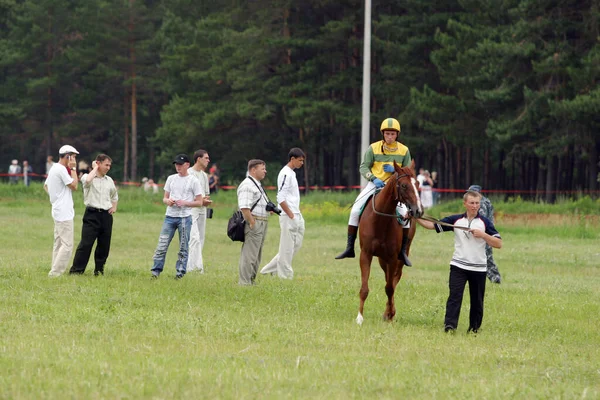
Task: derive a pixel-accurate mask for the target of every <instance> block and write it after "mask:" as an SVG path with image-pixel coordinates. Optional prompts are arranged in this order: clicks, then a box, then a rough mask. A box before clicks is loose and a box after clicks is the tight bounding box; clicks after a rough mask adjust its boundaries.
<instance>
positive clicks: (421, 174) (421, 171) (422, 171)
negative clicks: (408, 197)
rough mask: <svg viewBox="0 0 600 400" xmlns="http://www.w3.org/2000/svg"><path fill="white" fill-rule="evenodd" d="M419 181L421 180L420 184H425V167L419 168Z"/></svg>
mask: <svg viewBox="0 0 600 400" xmlns="http://www.w3.org/2000/svg"><path fill="white" fill-rule="evenodd" d="M417 181H419V185H421V186H423V181H425V168H419V175H417Z"/></svg>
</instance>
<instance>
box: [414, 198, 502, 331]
mask: <svg viewBox="0 0 600 400" xmlns="http://www.w3.org/2000/svg"><path fill="white" fill-rule="evenodd" d="M480 202H481V193H479V192H475V191H471V190H469V191H467V193H465V195H464V196H463V205H464V207H465V210H466V212H465V213H464V214H456V215H451V216H448V217H445V218H442V219H441V220H440V221H439V222H437V223H433V222H431V221H425V220H421V219H417V222H418V223H419V224H420V225H421V226H423V227H424V228H427V229H435V230H436V231H437V232H438V233H441V232H445V231H454V254H453V255H452V260H451V261H450V277H449V282H448V287H449V289H450V294H449V296H448V301H447V302H446V316H445V319H444V331H446V332H454V331H455V330H456V328H457V327H458V317H459V316H460V308H461V305H462V299H463V294H464V291H465V287H466V285H467V283H468V284H469V297H470V300H471V310H470V313H469V329H468V331H467V332H473V333H477V332H478V331H479V328H480V327H481V323H482V321H483V300H484V296H485V277H486V268H487V257H486V254H485V246H486V244H487V245H489V246H491V247H494V248H497V249H499V248H501V247H502V238H501V237H500V234H499V233H498V231H497V230H496V228H495V227H494V224H493V223H492V221H490V220H488V219H487V218H486V217H484V216H482V215H480V214H479V207H480Z"/></svg>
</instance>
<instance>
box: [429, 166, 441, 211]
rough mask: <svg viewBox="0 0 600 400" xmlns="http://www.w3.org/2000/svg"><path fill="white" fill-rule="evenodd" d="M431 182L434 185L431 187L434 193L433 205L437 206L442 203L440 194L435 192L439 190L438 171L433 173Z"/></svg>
mask: <svg viewBox="0 0 600 400" xmlns="http://www.w3.org/2000/svg"><path fill="white" fill-rule="evenodd" d="M431 181H432V182H433V184H432V185H431V189H432V191H433V205H436V204H439V202H440V192H438V191H436V190H435V189H439V187H438V179H437V171H431Z"/></svg>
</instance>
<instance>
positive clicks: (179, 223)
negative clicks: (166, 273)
mask: <svg viewBox="0 0 600 400" xmlns="http://www.w3.org/2000/svg"><path fill="white" fill-rule="evenodd" d="M191 229H192V217H191V216H189V217H169V216H168V215H167V216H166V217H165V221H164V222H163V226H162V229H161V231H160V236H159V237H158V246H157V247H156V251H155V252H154V257H152V259H153V260H154V265H153V266H152V269H151V271H152V274H153V275H159V274H160V273H161V272H162V271H163V269H164V266H165V258H166V257H167V250H168V249H169V245H170V244H171V240H173V236H175V231H176V230H177V231H179V253H177V263H176V264H175V269H176V270H177V275H180V276H183V275H185V271H186V267H187V261H188V242H189V239H190V231H191Z"/></svg>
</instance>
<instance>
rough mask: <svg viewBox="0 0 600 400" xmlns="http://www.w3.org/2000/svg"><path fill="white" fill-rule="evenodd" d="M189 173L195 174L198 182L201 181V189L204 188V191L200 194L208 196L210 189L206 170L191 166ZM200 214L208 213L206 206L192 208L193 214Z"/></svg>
mask: <svg viewBox="0 0 600 400" xmlns="http://www.w3.org/2000/svg"><path fill="white" fill-rule="evenodd" d="M188 174H190V175H193V176H195V177H196V179H198V182H200V189H201V190H202V193H200V194H201V195H202V196H208V194H209V193H210V189H209V187H208V175H206V172H204V171H196V170H195V169H194V168H191V167H190V168H189V169H188ZM200 214H206V206H202V207H194V208H192V215H200Z"/></svg>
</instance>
